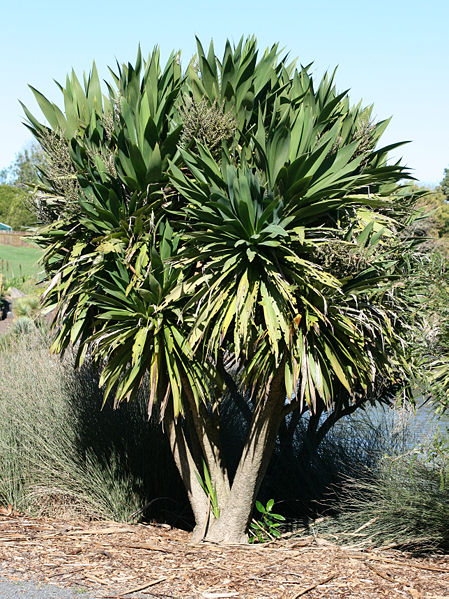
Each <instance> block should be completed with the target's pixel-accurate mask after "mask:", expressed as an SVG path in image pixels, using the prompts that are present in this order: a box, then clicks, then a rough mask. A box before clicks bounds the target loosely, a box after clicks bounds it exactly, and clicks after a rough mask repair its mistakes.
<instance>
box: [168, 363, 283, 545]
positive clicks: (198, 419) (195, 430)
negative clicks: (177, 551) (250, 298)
mask: <svg viewBox="0 0 449 599" xmlns="http://www.w3.org/2000/svg"><path fill="white" fill-rule="evenodd" d="M185 391H186V395H187V401H188V404H189V408H190V409H189V415H188V417H187V418H186V419H185V420H184V422H183V424H182V422H181V419H180V418H179V419H178V421H175V420H174V418H173V415H172V414H171V413H170V412H169V411H168V410H167V414H166V417H165V427H166V431H167V435H168V437H169V441H170V447H171V450H172V453H173V456H174V459H175V462H176V465H177V467H178V470H179V473H180V475H181V477H182V480H183V482H184V485H185V487H186V489H187V494H188V498H189V501H190V504H191V506H192V510H193V514H194V517H195V522H196V526H195V529H194V531H193V534H192V541H193V542H200V541H202V540H206V541H211V542H215V543H228V544H234V543H242V542H247V534H246V531H247V527H248V523H249V520H250V517H251V512H252V509H253V505H254V502H255V500H256V497H257V493H258V491H259V488H260V485H261V483H262V480H263V477H264V475H265V472H266V469H267V467H268V464H269V461H270V458H271V455H272V453H273V450H274V446H275V442H276V437H277V434H278V431H279V426H280V423H281V421H282V419H283V417H284V413H283V409H284V404H285V388H284V367H283V365H282V366H281V367H280V368H279V369H278V371H277V372H276V373H275V375H274V376H273V377H272V380H271V384H270V385H269V387H268V389H267V390H266V393H265V396H264V397H263V398H261V400H260V401H259V402H257V404H256V407H255V409H254V413H253V415H252V420H251V424H250V428H249V432H248V436H247V439H246V442H245V445H244V448H243V451H242V455H241V458H240V461H239V465H238V467H237V471H236V473H235V476H234V480H233V481H232V485H230V481H229V477H228V473H227V470H226V468H225V466H224V461H223V455H222V448H221V444H220V437H219V430H218V426H217V424H218V423H217V422H216V421H215V415H214V414H213V413H211V412H210V411H208V410H207V408H206V407H205V406H203V405H201V406H200V407H199V408H197V406H196V405H195V404H194V403H193V404H192V402H193V398H192V396H191V394H190V393H189V389H188V388H185ZM183 425H184V427H187V435H186V431H185V430H184V427H183ZM195 447H196V448H198V447H199V448H200V449H201V459H204V461H205V463H206V465H207V467H208V470H209V474H210V477H211V480H212V485H213V487H214V490H215V492H216V495H217V499H218V507H219V517H218V518H215V517H214V515H213V513H212V509H211V505H210V498H209V497H207V494H206V493H205V491H204V489H203V488H202V486H201V484H200V483H199V481H198V477H197V475H198V474H199V475H200V476H202V475H203V471H202V465H201V464H200V463H199V461H200V460H199V458H198V457H197V456H196V451H195Z"/></svg>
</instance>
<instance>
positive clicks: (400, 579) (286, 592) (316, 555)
mask: <svg viewBox="0 0 449 599" xmlns="http://www.w3.org/2000/svg"><path fill="white" fill-rule="evenodd" d="M5 511H6V513H3V514H0V574H1V575H3V576H6V577H7V578H9V579H10V580H29V579H32V580H34V581H42V582H45V583H53V584H56V585H59V586H71V587H76V588H78V589H79V590H80V591H82V590H83V589H84V590H85V591H88V592H89V593H90V594H92V595H94V596H95V597H98V598H107V597H109V598H111V597H114V598H121V597H123V598H127V597H129V598H130V599H136V598H137V597H141V598H144V597H159V598H167V599H169V598H170V599H180V598H183V599H219V598H227V597H230V598H231V597H238V598H239V599H264V598H267V599H268V598H270V599H277V598H286V599H298V598H299V597H307V599H318V598H320V599H323V598H325V599H328V598H329V599H331V598H332V599H337V598H341V597H345V598H346V597H351V598H354V599H363V598H366V599H376V598H378V597H383V598H385V597H388V598H389V599H391V598H395V597H411V598H412V599H443V598H448V597H449V557H446V556H444V557H443V556H432V557H426V558H419V559H418V558H413V557H411V556H408V555H406V554H404V553H401V552H398V551H391V550H390V551H379V550H378V551H374V550H373V551H360V550H356V549H351V548H342V547H339V546H337V545H333V544H330V543H328V542H324V541H322V540H320V539H319V538H318V539H315V538H313V537H310V538H301V539H298V538H296V539H295V538H290V539H283V540H281V541H279V542H276V543H273V544H265V545H248V546H236V547H218V546H216V545H211V544H201V545H192V544H189V534H188V533H186V532H184V531H181V530H176V529H170V527H168V526H167V525H142V524H138V525H127V524H118V523H115V522H90V523H86V522H72V521H70V522H67V521H64V520H50V519H32V518H29V517H25V516H21V515H18V514H16V513H12V514H10V515H8V514H7V510H5V509H3V512H5ZM80 596H82V595H80Z"/></svg>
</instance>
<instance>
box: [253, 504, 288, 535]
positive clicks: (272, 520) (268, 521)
mask: <svg viewBox="0 0 449 599" xmlns="http://www.w3.org/2000/svg"><path fill="white" fill-rule="evenodd" d="M273 506H274V499H270V500H269V501H268V502H267V505H266V506H264V505H263V504H262V503H261V502H260V501H256V509H257V511H258V512H259V513H260V514H261V518H260V520H256V519H255V518H253V519H252V521H251V524H250V527H249V535H250V538H249V542H250V543H266V542H267V541H274V540H275V539H278V538H279V537H280V536H281V533H280V532H279V527H280V526H281V522H284V521H285V518H284V516H281V515H280V514H273V512H272V511H271V510H272V509H273Z"/></svg>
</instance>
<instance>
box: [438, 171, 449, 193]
mask: <svg viewBox="0 0 449 599" xmlns="http://www.w3.org/2000/svg"><path fill="white" fill-rule="evenodd" d="M440 189H441V192H442V193H443V195H444V197H445V199H446V201H447V200H448V199H449V169H448V168H445V169H444V173H443V179H442V181H441V183H440Z"/></svg>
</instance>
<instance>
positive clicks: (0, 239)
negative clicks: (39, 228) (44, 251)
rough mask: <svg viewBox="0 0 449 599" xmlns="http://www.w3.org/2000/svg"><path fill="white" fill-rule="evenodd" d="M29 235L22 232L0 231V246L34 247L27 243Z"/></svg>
mask: <svg viewBox="0 0 449 599" xmlns="http://www.w3.org/2000/svg"><path fill="white" fill-rule="evenodd" d="M27 237H29V233H26V232H24V231H0V245H13V246H15V247H35V246H33V244H32V243H31V242H30V241H27Z"/></svg>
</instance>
